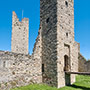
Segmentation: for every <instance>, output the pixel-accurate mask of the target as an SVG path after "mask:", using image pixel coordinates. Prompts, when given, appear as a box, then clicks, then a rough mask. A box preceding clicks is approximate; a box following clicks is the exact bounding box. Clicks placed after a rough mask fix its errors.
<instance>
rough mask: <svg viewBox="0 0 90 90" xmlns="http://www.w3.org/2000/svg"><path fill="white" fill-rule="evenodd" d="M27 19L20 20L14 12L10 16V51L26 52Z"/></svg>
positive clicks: (27, 39)
mask: <svg viewBox="0 0 90 90" xmlns="http://www.w3.org/2000/svg"><path fill="white" fill-rule="evenodd" d="M28 41H29V19H28V18H24V19H22V21H21V22H20V21H19V19H18V18H17V15H16V13H15V12H13V16H12V43H11V51H12V52H15V53H23V54H28Z"/></svg>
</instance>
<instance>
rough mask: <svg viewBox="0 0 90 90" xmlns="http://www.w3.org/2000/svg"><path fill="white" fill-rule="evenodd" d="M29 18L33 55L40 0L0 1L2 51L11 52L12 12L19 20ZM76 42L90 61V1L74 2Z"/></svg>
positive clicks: (79, 0) (0, 47) (30, 46)
mask: <svg viewBox="0 0 90 90" xmlns="http://www.w3.org/2000/svg"><path fill="white" fill-rule="evenodd" d="M22 10H23V11H24V13H23V16H24V17H27V18H29V53H30V54H31V53H32V50H33V47H34V43H35V39H36V37H37V35H38V29H39V24H40V0H1V1H0V50H4V51H11V32H12V11H15V12H16V14H17V16H18V18H19V19H20V21H21V19H22ZM74 13H75V15H74V17H75V20H74V22H75V41H77V42H79V43H80V52H81V54H82V55H83V56H84V57H85V58H86V59H90V0H74Z"/></svg>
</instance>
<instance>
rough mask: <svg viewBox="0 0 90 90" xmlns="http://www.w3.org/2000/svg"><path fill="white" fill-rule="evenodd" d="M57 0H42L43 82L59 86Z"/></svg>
mask: <svg viewBox="0 0 90 90" xmlns="http://www.w3.org/2000/svg"><path fill="white" fill-rule="evenodd" d="M56 17H57V0H40V22H41V27H42V31H41V37H42V64H43V82H44V83H46V84H48V85H50V86H56V87H57V18H56Z"/></svg>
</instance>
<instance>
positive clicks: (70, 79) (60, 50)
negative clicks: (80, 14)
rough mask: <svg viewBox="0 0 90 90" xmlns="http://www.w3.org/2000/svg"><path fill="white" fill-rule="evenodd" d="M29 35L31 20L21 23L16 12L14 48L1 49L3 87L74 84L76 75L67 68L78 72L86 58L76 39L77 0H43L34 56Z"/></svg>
mask: <svg viewBox="0 0 90 90" xmlns="http://www.w3.org/2000/svg"><path fill="white" fill-rule="evenodd" d="M28 34H29V19H27V18H24V19H22V21H21V22H20V21H19V19H18V18H17V15H16V13H15V12H13V18H12V44H11V49H12V51H11V52H6V51H0V90H9V89H10V88H13V87H16V86H17V87H19V86H24V85H28V84H31V83H44V84H48V85H50V86H55V87H57V88H60V87H64V86H66V85H70V84H73V83H74V82H75V75H69V74H66V73H65V71H71V72H78V70H79V68H81V67H80V66H79V67H78V65H80V61H79V60H82V55H81V54H80V45H79V43H77V42H76V41H75V39H74V1H73V0H40V28H39V32H38V37H37V39H36V42H35V45H34V49H33V53H32V55H29V54H28V46H29V44H28V39H29V36H28ZM81 63H82V61H81ZM86 65H88V64H87V63H86ZM86 68H87V67H86Z"/></svg>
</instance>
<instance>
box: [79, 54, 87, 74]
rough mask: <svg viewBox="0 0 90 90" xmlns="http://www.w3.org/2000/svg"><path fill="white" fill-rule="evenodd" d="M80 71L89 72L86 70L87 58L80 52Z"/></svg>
mask: <svg viewBox="0 0 90 90" xmlns="http://www.w3.org/2000/svg"><path fill="white" fill-rule="evenodd" d="M78 71H79V72H87V70H86V59H85V58H84V57H83V56H82V55H81V54H80V53H79V56H78Z"/></svg>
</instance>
